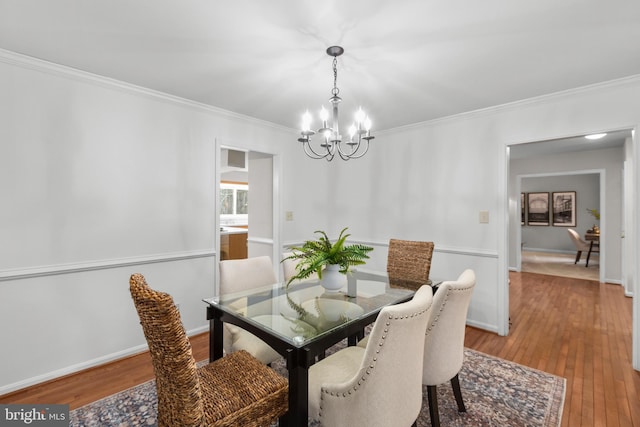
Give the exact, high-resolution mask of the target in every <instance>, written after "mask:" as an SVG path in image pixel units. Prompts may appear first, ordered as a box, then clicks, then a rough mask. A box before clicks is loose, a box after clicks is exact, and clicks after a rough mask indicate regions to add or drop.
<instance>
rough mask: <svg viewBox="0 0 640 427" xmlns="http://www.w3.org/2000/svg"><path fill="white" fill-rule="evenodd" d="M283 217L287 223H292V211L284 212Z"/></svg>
mask: <svg viewBox="0 0 640 427" xmlns="http://www.w3.org/2000/svg"><path fill="white" fill-rule="evenodd" d="M284 217H285V219H286V220H287V221H293V212H292V211H287V212H285V214H284Z"/></svg>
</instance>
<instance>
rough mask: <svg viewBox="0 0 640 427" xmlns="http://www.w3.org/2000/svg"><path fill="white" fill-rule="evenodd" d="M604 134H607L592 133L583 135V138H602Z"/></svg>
mask: <svg viewBox="0 0 640 427" xmlns="http://www.w3.org/2000/svg"><path fill="white" fill-rule="evenodd" d="M605 136H607V134H606V133H594V134H593V135H587V136H585V138H587V139H600V138H604V137H605Z"/></svg>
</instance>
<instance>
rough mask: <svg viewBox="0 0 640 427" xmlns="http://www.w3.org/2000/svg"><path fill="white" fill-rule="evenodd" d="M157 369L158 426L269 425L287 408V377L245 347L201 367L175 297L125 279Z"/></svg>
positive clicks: (141, 281)
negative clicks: (175, 302)
mask: <svg viewBox="0 0 640 427" xmlns="http://www.w3.org/2000/svg"><path fill="white" fill-rule="evenodd" d="M129 284H130V290H131V297H132V298H133V301H134V304H135V306H136V310H137V311H138V315H139V317H140V324H141V325H142V329H143V331H144V335H145V337H146V339H147V343H148V344H149V352H150V354H151V361H152V363H153V369H154V372H155V375H156V390H157V394H158V427H177V426H213V427H222V426H243V427H260V426H269V425H270V424H271V423H272V422H274V421H275V420H277V419H278V418H279V417H280V416H282V415H284V414H285V413H286V411H287V390H288V386H287V380H286V379H285V378H283V377H282V376H280V375H278V374H277V373H275V372H274V371H273V370H272V369H270V368H268V367H266V366H265V365H263V364H262V363H261V362H260V361H259V360H257V359H256V358H254V357H253V356H251V355H249V353H247V352H246V351H238V352H235V353H233V354H232V355H229V356H226V357H223V358H222V359H219V360H216V361H214V362H213V363H209V364H207V365H204V366H203V367H201V368H198V367H197V366H196V362H195V359H194V357H193V352H192V349H191V343H190V342H189V339H188V338H187V334H186V332H185V330H184V326H183V325H182V320H181V318H180V313H179V311H178V309H177V308H176V306H175V304H174V302H173V298H172V297H171V296H170V295H169V294H166V293H163V292H159V291H155V290H153V289H151V288H150V287H149V286H148V285H147V283H146V281H145V279H144V277H143V276H142V275H141V274H134V275H132V276H131V279H130V281H129Z"/></svg>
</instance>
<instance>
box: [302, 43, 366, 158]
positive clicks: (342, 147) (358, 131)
mask: <svg viewBox="0 0 640 427" xmlns="http://www.w3.org/2000/svg"><path fill="white" fill-rule="evenodd" d="M343 53H344V49H343V48H342V47H340V46H331V47H329V48H327V55H329V56H333V89H331V98H329V102H330V103H331V110H332V114H331V123H329V122H328V119H329V112H328V111H327V110H326V109H325V108H324V106H323V107H322V109H321V110H320V121H321V122H322V127H320V128H319V129H318V130H317V131H313V130H311V114H309V111H308V110H307V111H306V112H305V113H304V115H303V116H302V131H301V132H300V134H301V137H300V138H298V141H300V142H301V143H302V146H303V148H304V152H305V153H306V154H307V156H309V157H311V158H312V159H327V161H329V162H330V161H331V160H333V158H334V157H335V155H336V153H337V154H338V155H339V156H340V157H341V158H342V160H349V159H358V158H360V157H362V156H364V155H365V154H366V153H367V151H368V150H369V141H371V140H372V139H373V138H374V137H373V136H371V132H370V130H371V120H370V119H369V117H368V116H367V115H366V114H365V113H364V111H362V107H361V108H360V109H358V111H357V112H356V114H355V121H354V123H353V124H352V125H351V127H350V128H349V135H348V136H347V137H346V138H344V139H343V135H341V134H340V128H339V126H338V104H340V102H341V101H342V98H340V97H339V96H338V93H340V89H338V86H337V82H338V70H337V68H336V67H337V64H338V56H340V55H342V54H343ZM316 133H318V139H319V143H318V144H316V148H315V149H314V148H313V146H312V141H311V139H312V138H311V137H312V136H313V135H315V134H316Z"/></svg>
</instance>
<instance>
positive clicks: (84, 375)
mask: <svg viewBox="0 0 640 427" xmlns="http://www.w3.org/2000/svg"><path fill="white" fill-rule="evenodd" d="M510 277H511V285H510V304H511V321H512V327H511V332H510V334H509V336H507V337H501V336H498V335H496V334H493V333H490V332H486V331H482V330H479V329H476V328H471V327H468V328H467V334H466V341H465V344H466V346H467V347H469V348H473V349H475V350H478V351H482V352H484V353H487V354H491V355H494V356H497V357H501V358H503V359H508V360H512V361H514V362H517V363H520V364H523V365H526V366H530V367H533V368H536V369H540V370H542V371H546V372H550V373H552V374H555V375H559V376H562V377H564V378H566V379H567V393H566V398H565V405H564V411H563V416H562V426H563V427H566V426H585V427H588V426H594V427H600V426H607V427H615V426H638V427H640V373H639V372H636V371H634V370H633V368H632V367H631V298H626V297H625V296H624V294H623V289H622V287H621V286H619V285H611V284H601V283H598V282H594V281H585V280H580V279H571V278H566V277H555V276H546V275H540V274H533V273H511V274H510ZM192 345H193V348H194V354H195V356H196V360H202V359H205V358H206V357H207V356H208V335H207V334H201V335H198V336H195V337H193V338H192ZM151 378H153V369H152V367H151V361H150V359H149V355H148V354H146V353H143V354H140V355H136V356H132V357H128V358H126V359H123V360H121V361H116V362H113V363H110V364H107V365H104V366H100V367H96V368H92V369H89V370H87V371H84V372H81V373H78V374H74V375H69V376H67V377H64V378H60V379H57V380H54V381H50V382H47V383H45V384H40V385H36V386H33V387H30V388H28V389H25V390H21V391H17V392H14V393H11V394H8V395H4V396H0V403H68V404H69V405H70V408H71V409H74V408H77V407H79V406H82V405H84V404H86V403H89V402H92V401H94V400H98V399H100V398H102V397H105V396H108V395H110V394H113V393H115V392H117V391H120V390H124V389H126V388H129V387H131V386H133V385H135V384H138V383H141V382H144V381H146V380H148V379H151Z"/></svg>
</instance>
